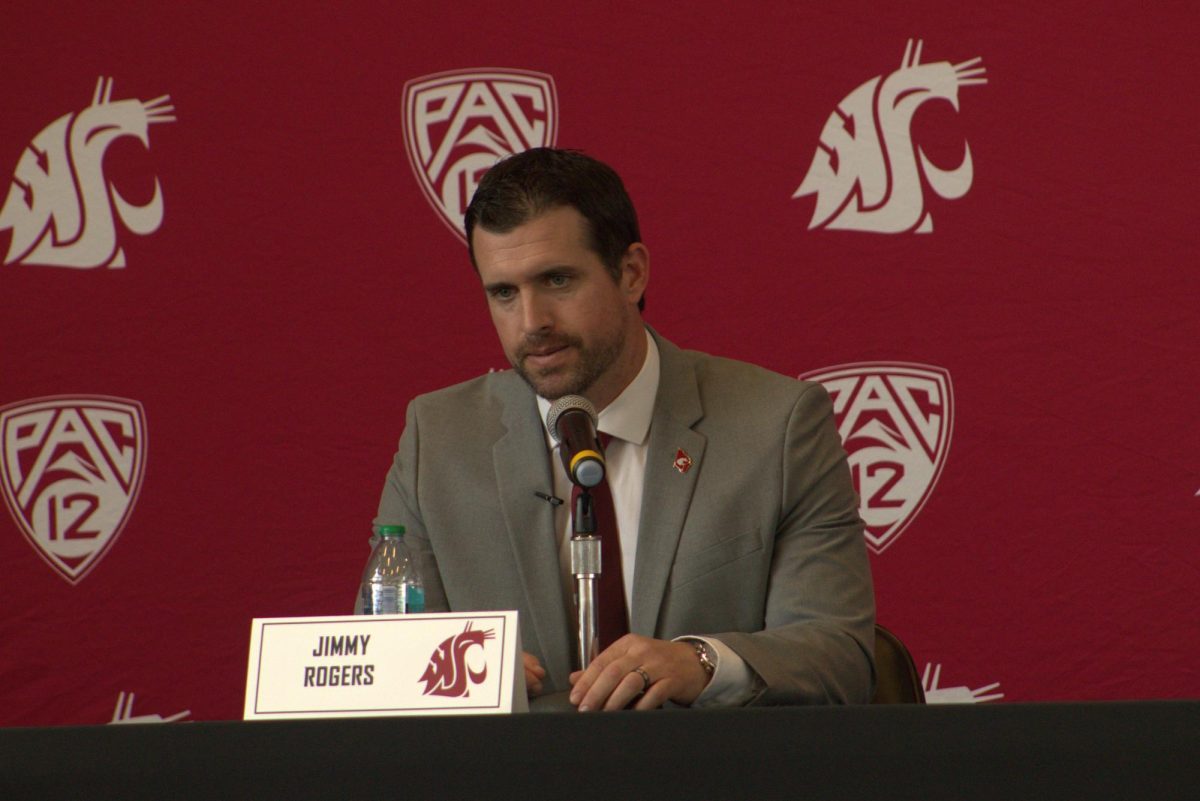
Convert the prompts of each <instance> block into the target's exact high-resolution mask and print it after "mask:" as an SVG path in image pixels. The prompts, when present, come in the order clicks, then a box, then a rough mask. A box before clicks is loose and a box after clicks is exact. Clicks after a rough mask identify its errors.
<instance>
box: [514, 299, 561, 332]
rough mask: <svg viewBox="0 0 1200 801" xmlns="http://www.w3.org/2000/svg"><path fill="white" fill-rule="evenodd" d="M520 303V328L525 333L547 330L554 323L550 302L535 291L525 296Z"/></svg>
mask: <svg viewBox="0 0 1200 801" xmlns="http://www.w3.org/2000/svg"><path fill="white" fill-rule="evenodd" d="M524 301H525V302H524V303H522V304H521V329H522V331H523V332H524V333H525V334H527V335H528V334H537V333H541V332H545V331H549V330H550V329H551V328H552V327H553V325H554V316H553V314H552V313H551V309H550V304H549V303H548V302H547V301H546V300H545V299H544V298H541V297H539V296H538V295H537V294H536V293H533V294H531V295H528V296H526V298H525V299H524Z"/></svg>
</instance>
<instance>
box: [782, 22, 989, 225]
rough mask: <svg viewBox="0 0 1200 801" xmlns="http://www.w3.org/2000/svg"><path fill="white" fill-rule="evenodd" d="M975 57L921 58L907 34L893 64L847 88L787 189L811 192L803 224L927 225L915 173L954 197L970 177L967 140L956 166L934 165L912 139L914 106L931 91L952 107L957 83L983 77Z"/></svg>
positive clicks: (930, 221) (944, 194) (932, 96)
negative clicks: (800, 175) (798, 178)
mask: <svg viewBox="0 0 1200 801" xmlns="http://www.w3.org/2000/svg"><path fill="white" fill-rule="evenodd" d="M980 61H981V59H980V58H978V57H976V58H973V59H970V60H968V61H964V62H962V63H961V64H953V65H952V64H951V63H950V62H948V61H939V62H936V63H932V64H922V63H921V42H920V41H918V42H917V43H916V47H915V48H914V47H913V42H912V40H911V39H910V40H909V41H908V45H907V46H906V47H905V49H904V58H903V59H901V61H900V68H899V69H898V70H896V71H895V72H893V73H891V74H890V75H888V76H887V77H886V78H885V77H882V76H876V77H874V78H872V79H871V80H869V81H867V82H866V83H864V84H863V85H862V86H859V87H858V88H857V89H855V90H854V91H853V92H851V93H850V94H848V95H846V98H845V99H844V100H842V102H840V103H838V105H837V108H835V109H834V110H833V113H832V114H830V115H829V119H828V120H826V121H825V128H824V129H823V130H822V131H821V139H820V144H818V145H817V150H816V153H814V154H813V159H812V164H811V165H810V166H809V168H808V174H807V175H805V176H804V180H803V181H802V182H801V184H800V187H799V188H798V189H797V190H796V192H795V194H793V195H792V197H793V198H798V197H803V196H805V195H816V196H817V205H816V208H815V209H814V211H813V216H812V221H811V222H810V223H809V225H808V227H809V229H810V230H811V229H813V228H837V229H842V230H852V231H874V232H877V233H883V234H895V233H901V232H904V231H913V232H915V233H919V234H927V233H930V232H931V231H933V217H932V216H930V213H929V210H928V209H927V208H926V207H925V198H924V195H923V192H922V189H921V179H922V177H924V179H925V183H927V184H928V185H929V186H930V187H931V188H932V189H933V191H934V192H936V193H937V194H938V195H940V196H941V197H943V198H945V199H947V200H957V199H958V198H961V197H962V196H963V195H965V194H966V193H967V190H968V189H970V188H971V181H972V180H973V178H974V166H973V164H972V162H971V147H970V145H968V144H967V143H965V142H964V143H963V158H962V163H961V164H959V166H957V167H955V168H953V169H950V170H943V169H941V168H940V167H938V166H937V165H935V164H934V163H933V162H932V161H930V160H929V158H928V157H927V156H926V155H925V152H924V151H923V150H922V149H921V148H920V146H919V145H917V146H915V147H914V143H913V138H912V118H913V114H915V113H916V111H917V109H918V108H920V106H921V105H922V104H923V103H926V102H927V101H929V100H934V99H942V100H946V101H948V102H949V103H950V104H951V105H952V106H954V109H955V110H956V111H957V110H958V88H959V87H960V86H976V85H978V84H985V83H987V79H986V78H984V77H983V74H984V72H985V69H984V67H981V66H979V64H980ZM918 159H919V161H920V164H919V165H918Z"/></svg>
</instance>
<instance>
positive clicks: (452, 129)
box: [404, 69, 558, 243]
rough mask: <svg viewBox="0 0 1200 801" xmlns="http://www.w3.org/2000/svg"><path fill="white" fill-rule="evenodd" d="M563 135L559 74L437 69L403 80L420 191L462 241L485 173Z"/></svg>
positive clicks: (407, 134) (407, 136) (408, 139)
mask: <svg viewBox="0 0 1200 801" xmlns="http://www.w3.org/2000/svg"><path fill="white" fill-rule="evenodd" d="M557 138H558V95H557V94H556V92H555V89H554V79H553V78H551V77H550V76H549V75H544V74H542V73H540V72H528V71H526V70H508V69H485V70H458V71H454V72H440V73H438V74H436V75H426V76H424V77H421V78H414V79H413V80H411V81H409V82H408V83H406V84H405V85H404V144H405V149H406V150H407V151H408V160H409V162H410V163H411V164H412V168H413V172H414V173H416V176H417V181H418V182H419V183H420V184H421V189H422V191H424V192H425V196H426V197H427V198H428V199H429V202H430V203H431V204H433V207H434V208H435V209H436V210H437V212H438V214H440V215H441V217H442V220H443V221H444V222H445V223H446V224H447V225H448V226H450V230H452V231H454V232H455V233H456V234H458V237H459V239H461V240H462V241H463V242H464V243H465V242H466V241H467V240H466V232H465V229H464V227H463V214H464V213H466V210H467V204H468V203H470V202H471V196H472V195H474V194H475V188H476V187H477V186H478V185H479V179H480V177H481V176H482V175H483V174H484V173H485V172H487V171H488V169H489V168H491V166H492V165H493V164H495V163H496V162H497V161H499V160H500V159H501V158H503V157H504V156H510V155H512V154H513V153H519V152H521V151H524V150H529V149H530V148H534V147H551V146H553V145H554V143H555V141H556V140H557Z"/></svg>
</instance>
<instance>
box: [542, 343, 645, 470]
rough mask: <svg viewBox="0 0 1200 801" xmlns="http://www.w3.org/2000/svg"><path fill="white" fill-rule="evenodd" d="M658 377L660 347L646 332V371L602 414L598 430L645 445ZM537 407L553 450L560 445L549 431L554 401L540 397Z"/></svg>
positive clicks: (547, 444)
mask: <svg viewBox="0 0 1200 801" xmlns="http://www.w3.org/2000/svg"><path fill="white" fill-rule="evenodd" d="M658 377H659V355H658V345H657V344H655V342H654V337H652V336H650V332H649V331H646V360H645V361H644V362H642V369H641V370H639V371H638V374H637V376H635V377H634V379H633V380H632V381H630V382H629V386H627V387H625V389H624V390H622V391H621V394H620V395H618V396H617V398H616V400H614V401H613V402H612V403H610V404H609V405H608V406H607V407H605V408H604V409H603V410H602V411H601V412H600V422H599V425H597V426H596V427H597V428H598V429H599V430H600V431H603V432H604V433H605V434H610V435H612V436H613V437H615V438H616V439H619V440H623V441H625V442H631V443H633V444H634V445H642V444H643V443H645V441H646V437H647V435H648V434H649V433H650V420H651V418H653V417H654V399H655V397H656V396H657V395H658ZM537 405H538V413H539V415H540V416H541V418H542V429H543V430H544V431H545V432H546V446H547V447H548V448H549V449H551V450H553V449H554V448H555V447H556V443H555V442H554V438H553V437H551V436H550V431H549V429H547V428H546V414H547V413H548V412H549V411H550V401H548V400H546V399H545V398H543V397H542V396H541V395H538V396H537Z"/></svg>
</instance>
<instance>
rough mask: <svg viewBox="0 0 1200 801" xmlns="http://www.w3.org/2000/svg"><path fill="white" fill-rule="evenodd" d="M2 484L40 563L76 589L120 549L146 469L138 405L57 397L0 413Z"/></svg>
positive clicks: (117, 400) (142, 416)
mask: <svg viewBox="0 0 1200 801" xmlns="http://www.w3.org/2000/svg"><path fill="white" fill-rule="evenodd" d="M0 445H2V446H3V448H4V454H3V460H2V462H0V478H2V481H0V484H3V487H4V500H5V501H6V502H7V503H8V509H9V511H10V512H11V513H12V516H13V519H14V520H16V522H17V527H18V528H20V529H21V532H22V533H23V534H24V535H25V538H26V539H27V540H29V543H30V544H31V545H32V546H33V547H34V549H35V550H36V551H37V552H38V555H40V556H41V557H42V559H44V560H45V561H46V563H47V564H48V565H50V566H51V567H52V568H54V569H55V570H56V571H57V572H58V574H59V575H60V576H62V577H63V578H64V579H66V580H67V581H69V582H70V583H71V584H77V583H78V582H79V581H80V580H81V579H83V577H84V576H86V575H87V574H88V572H89V571H90V570H91V569H92V568H94V567H95V566H96V564H97V563H98V562H99V561H100V559H101V558H102V557H103V556H104V554H105V553H106V552H107V551H108V549H109V548H111V547H112V545H113V543H114V542H116V540H117V537H118V536H119V535H120V533H121V529H122V528H123V527H124V526H125V523H126V521H127V520H128V519H129V514H130V512H131V511H132V510H133V506H134V504H135V503H136V501H137V495H138V490H139V489H140V488H141V485H142V474H143V473H144V471H145V467H146V416H145V413H144V412H143V410H142V405H141V404H140V403H138V402H137V401H132V400H124V399H122V398H109V397H103V396H90V397H89V396H84V397H54V398H38V399H35V400H28V401H22V402H21V403H17V404H11V405H9V406H6V407H3V408H0Z"/></svg>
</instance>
